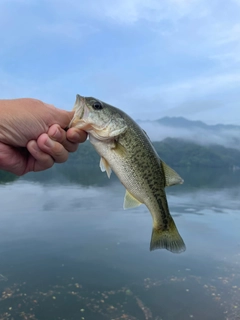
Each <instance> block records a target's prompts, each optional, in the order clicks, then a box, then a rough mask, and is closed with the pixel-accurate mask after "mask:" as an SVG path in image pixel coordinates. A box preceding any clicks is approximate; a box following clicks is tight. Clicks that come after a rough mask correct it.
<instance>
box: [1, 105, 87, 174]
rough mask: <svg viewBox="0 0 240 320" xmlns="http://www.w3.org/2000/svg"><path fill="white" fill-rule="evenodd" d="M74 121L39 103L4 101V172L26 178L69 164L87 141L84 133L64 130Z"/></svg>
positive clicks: (2, 119)
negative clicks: (71, 156)
mask: <svg viewBox="0 0 240 320" xmlns="http://www.w3.org/2000/svg"><path fill="white" fill-rule="evenodd" d="M72 117H73V112H67V111H64V110H60V109H57V108H55V107H53V106H51V105H48V104H45V103H43V102H42V101H39V100H35V99H16V100H0V120H1V121H0V169H2V170H6V171H10V172H12V173H14V174H16V175H23V174H25V173H27V172H29V171H41V170H46V169H48V168H50V167H51V166H52V165H53V164H54V162H64V161H66V160H67V158H68V152H74V151H76V150H77V147H78V144H79V143H81V142H83V141H85V140H86V137H87V134H86V132H84V131H82V130H79V129H76V128H71V129H68V130H67V131H65V130H64V129H63V128H66V127H67V126H68V124H69V123H70V121H71V119H72Z"/></svg>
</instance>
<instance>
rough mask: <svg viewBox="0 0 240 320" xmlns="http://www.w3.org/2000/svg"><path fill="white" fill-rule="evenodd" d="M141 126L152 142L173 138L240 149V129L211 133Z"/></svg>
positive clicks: (158, 126)
mask: <svg viewBox="0 0 240 320" xmlns="http://www.w3.org/2000/svg"><path fill="white" fill-rule="evenodd" d="M139 124H140V126H141V127H142V128H143V129H144V130H145V131H146V132H147V134H148V136H149V138H150V139H151V140H152V141H161V140H164V139H165V138H168V137H171V138H177V139H184V140H188V141H192V142H194V143H199V144H201V145H211V144H219V145H223V146H225V147H227V148H234V149H240V145H239V140H240V137H239V134H240V127H239V130H236V129H224V128H222V129H221V130H216V131H211V130H205V129H200V128H189V129H188V128H186V129H183V128H174V127H170V126H163V125H160V124H158V123H154V122H149V121H140V122H139Z"/></svg>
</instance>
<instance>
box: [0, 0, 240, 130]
mask: <svg viewBox="0 0 240 320" xmlns="http://www.w3.org/2000/svg"><path fill="white" fill-rule="evenodd" d="M239 17H240V0H228V1H226V0H224V1H223V0H211V1H209V0H147V1H146V0H114V1H112V0H81V1H79V0H0V30H1V31H0V99H12V98H19V97H33V98H37V99H41V100H43V101H45V102H47V103H50V104H54V105H55V106H56V107H59V108H62V109H66V110H70V109H72V107H73V105H74V101H75V96H76V94H77V93H78V94H80V95H83V96H93V97H95V98H98V99H100V100H102V101H105V102H107V103H110V104H112V105H115V106H116V107H118V108H120V109H122V110H124V111H125V112H127V113H128V114H129V115H130V116H132V117H133V118H134V119H141V120H154V119H159V118H161V117H164V116H182V117H186V118H188V119H190V120H202V121H204V122H206V123H207V124H216V123H224V124H225V123H226V124H227V123H228V124H240V19H239Z"/></svg>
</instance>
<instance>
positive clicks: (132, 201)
mask: <svg viewBox="0 0 240 320" xmlns="http://www.w3.org/2000/svg"><path fill="white" fill-rule="evenodd" d="M141 204H142V203H141V202H139V201H138V200H137V199H136V198H134V197H133V196H132V195H131V193H129V192H128V191H127V190H126V193H125V197H124V203H123V208H124V209H129V208H135V207H138V206H140V205H141Z"/></svg>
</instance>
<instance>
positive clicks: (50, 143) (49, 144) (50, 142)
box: [45, 138, 54, 148]
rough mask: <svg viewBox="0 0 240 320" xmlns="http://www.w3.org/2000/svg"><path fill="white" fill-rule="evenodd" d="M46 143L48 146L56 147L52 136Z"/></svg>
mask: <svg viewBox="0 0 240 320" xmlns="http://www.w3.org/2000/svg"><path fill="white" fill-rule="evenodd" d="M45 145H46V146H47V147H49V148H53V147H54V142H53V141H52V140H51V139H50V138H48V139H47V140H46V142H45Z"/></svg>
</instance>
